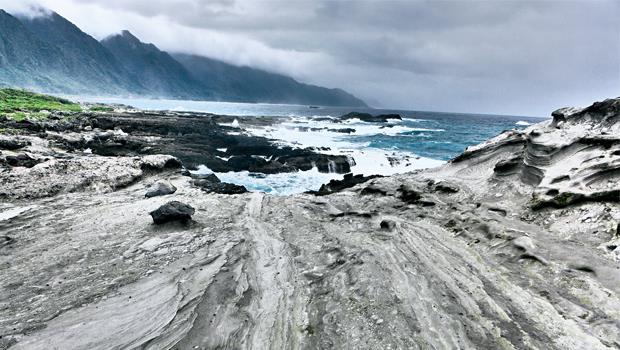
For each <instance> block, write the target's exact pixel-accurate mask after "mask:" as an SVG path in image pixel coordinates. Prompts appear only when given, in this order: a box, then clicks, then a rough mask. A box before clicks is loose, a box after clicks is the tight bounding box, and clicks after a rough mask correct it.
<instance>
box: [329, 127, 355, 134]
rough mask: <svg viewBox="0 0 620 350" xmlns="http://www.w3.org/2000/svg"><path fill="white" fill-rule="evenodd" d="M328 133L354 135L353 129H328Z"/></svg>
mask: <svg viewBox="0 0 620 350" xmlns="http://www.w3.org/2000/svg"><path fill="white" fill-rule="evenodd" d="M328 131H331V132H339V133H342V134H354V133H355V129H353V128H342V129H328Z"/></svg>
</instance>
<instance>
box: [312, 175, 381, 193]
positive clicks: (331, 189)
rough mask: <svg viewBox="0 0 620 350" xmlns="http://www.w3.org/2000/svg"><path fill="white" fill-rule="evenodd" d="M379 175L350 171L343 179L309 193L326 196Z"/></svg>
mask: <svg viewBox="0 0 620 350" xmlns="http://www.w3.org/2000/svg"><path fill="white" fill-rule="evenodd" d="M378 177H382V176H380V175H371V176H364V175H355V176H353V174H351V173H349V174H346V175H345V176H344V178H343V179H342V180H331V181H330V182H329V183H327V184H324V185H322V186H321V188H319V190H318V191H309V192H308V193H311V194H314V195H316V196H325V195H328V194H332V193H336V192H340V191H342V190H344V189H347V188H351V187H353V186H355V185H358V184H361V183H364V182H366V181H368V180H372V179H375V178H378Z"/></svg>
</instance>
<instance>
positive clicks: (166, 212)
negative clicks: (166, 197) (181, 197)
mask: <svg viewBox="0 0 620 350" xmlns="http://www.w3.org/2000/svg"><path fill="white" fill-rule="evenodd" d="M194 212H195V210H194V208H192V207H191V206H189V205H187V204H184V203H181V202H178V201H172V202H168V203H166V204H164V205H162V206H161V207H159V208H157V209H156V210H154V211H152V212H150V213H149V214H150V215H151V217H152V218H153V222H154V223H155V224H157V225H161V224H165V223H167V222H171V221H184V222H187V221H189V220H191V219H192V215H194Z"/></svg>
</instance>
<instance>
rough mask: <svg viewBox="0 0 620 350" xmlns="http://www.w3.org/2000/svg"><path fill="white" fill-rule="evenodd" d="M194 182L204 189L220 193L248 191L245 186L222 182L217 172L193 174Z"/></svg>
mask: <svg viewBox="0 0 620 350" xmlns="http://www.w3.org/2000/svg"><path fill="white" fill-rule="evenodd" d="M192 177H194V180H193V181H192V184H193V185H194V186H196V187H200V188H201V189H202V190H203V191H205V192H209V193H219V194H242V193H246V192H248V190H247V189H246V188H245V186H240V185H235V184H231V183H227V182H222V181H221V180H220V179H219V178H218V177H217V176H215V174H206V175H202V174H201V175H193V176H192Z"/></svg>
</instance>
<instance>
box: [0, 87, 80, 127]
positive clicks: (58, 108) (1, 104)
mask: <svg viewBox="0 0 620 350" xmlns="http://www.w3.org/2000/svg"><path fill="white" fill-rule="evenodd" d="M80 111H82V107H80V105H79V104H77V103H74V102H71V101H69V100H66V99H63V98H59V97H54V96H49V95H43V94H37V93H34V92H30V91H27V90H20V89H0V113H1V114H4V115H6V116H7V117H9V118H11V119H13V120H15V121H22V120H26V119H29V120H45V119H47V117H48V116H49V115H50V113H51V112H80Z"/></svg>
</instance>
